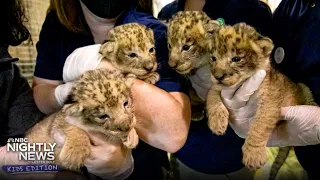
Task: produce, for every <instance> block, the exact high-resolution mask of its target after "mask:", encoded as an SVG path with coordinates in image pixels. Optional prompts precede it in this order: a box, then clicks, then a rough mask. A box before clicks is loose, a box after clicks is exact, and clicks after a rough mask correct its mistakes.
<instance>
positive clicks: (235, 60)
mask: <svg viewBox="0 0 320 180" xmlns="http://www.w3.org/2000/svg"><path fill="white" fill-rule="evenodd" d="M231 61H232V62H239V61H241V58H240V57H234V58H232V59H231Z"/></svg>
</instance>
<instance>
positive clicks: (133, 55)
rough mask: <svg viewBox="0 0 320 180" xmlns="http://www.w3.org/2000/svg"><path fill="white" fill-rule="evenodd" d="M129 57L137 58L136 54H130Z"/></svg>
mask: <svg viewBox="0 0 320 180" xmlns="http://www.w3.org/2000/svg"><path fill="white" fill-rule="evenodd" d="M129 56H130V57H132V58H135V57H137V54H136V53H131V54H129Z"/></svg>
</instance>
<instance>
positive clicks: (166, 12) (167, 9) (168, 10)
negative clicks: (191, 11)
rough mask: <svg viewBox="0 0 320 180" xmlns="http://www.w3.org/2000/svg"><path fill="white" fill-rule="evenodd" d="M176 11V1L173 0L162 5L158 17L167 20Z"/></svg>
mask: <svg viewBox="0 0 320 180" xmlns="http://www.w3.org/2000/svg"><path fill="white" fill-rule="evenodd" d="M177 11H178V1H173V2H171V3H169V4H167V5H166V6H164V7H163V8H162V9H161V11H160V12H159V14H158V19H160V20H168V19H170V18H171V17H172V15H173V14H175V13H176V12H177Z"/></svg>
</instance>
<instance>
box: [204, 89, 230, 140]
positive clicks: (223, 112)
mask: <svg viewBox="0 0 320 180" xmlns="http://www.w3.org/2000/svg"><path fill="white" fill-rule="evenodd" d="M207 114H208V125H209V128H210V129H211V131H212V132H213V133H215V134H217V135H223V134H224V133H225V132H226V130H227V127H228V120H229V112H228V110H227V108H226V107H225V106H224V104H223V102H222V100H221V96H220V91H218V90H215V89H214V87H211V89H210V90H209V92H208V96H207Z"/></svg>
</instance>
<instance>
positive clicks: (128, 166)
mask: <svg viewBox="0 0 320 180" xmlns="http://www.w3.org/2000/svg"><path fill="white" fill-rule="evenodd" d="M66 121H67V122H68V123H70V124H73V125H75V126H77V127H79V128H81V129H83V130H85V131H86V132H87V133H88V135H89V138H90V140H91V143H92V145H91V155H90V157H89V158H87V159H86V160H85V162H84V165H85V166H86V167H87V169H88V172H90V173H92V174H94V175H96V176H99V177H101V178H102V179H108V180H109V179H110V180H123V179H126V178H128V177H129V176H130V175H131V173H132V172H133V169H134V161H133V157H132V155H131V150H129V149H128V148H126V147H125V146H123V145H121V144H113V143H110V142H108V141H106V139H105V136H104V135H103V134H102V133H96V132H92V131H88V130H87V129H86V127H84V126H83V125H82V124H81V123H79V120H77V119H76V118H72V117H67V118H66ZM55 139H56V140H57V143H58V144H63V143H64V140H63V137H61V135H58V136H55Z"/></svg>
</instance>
